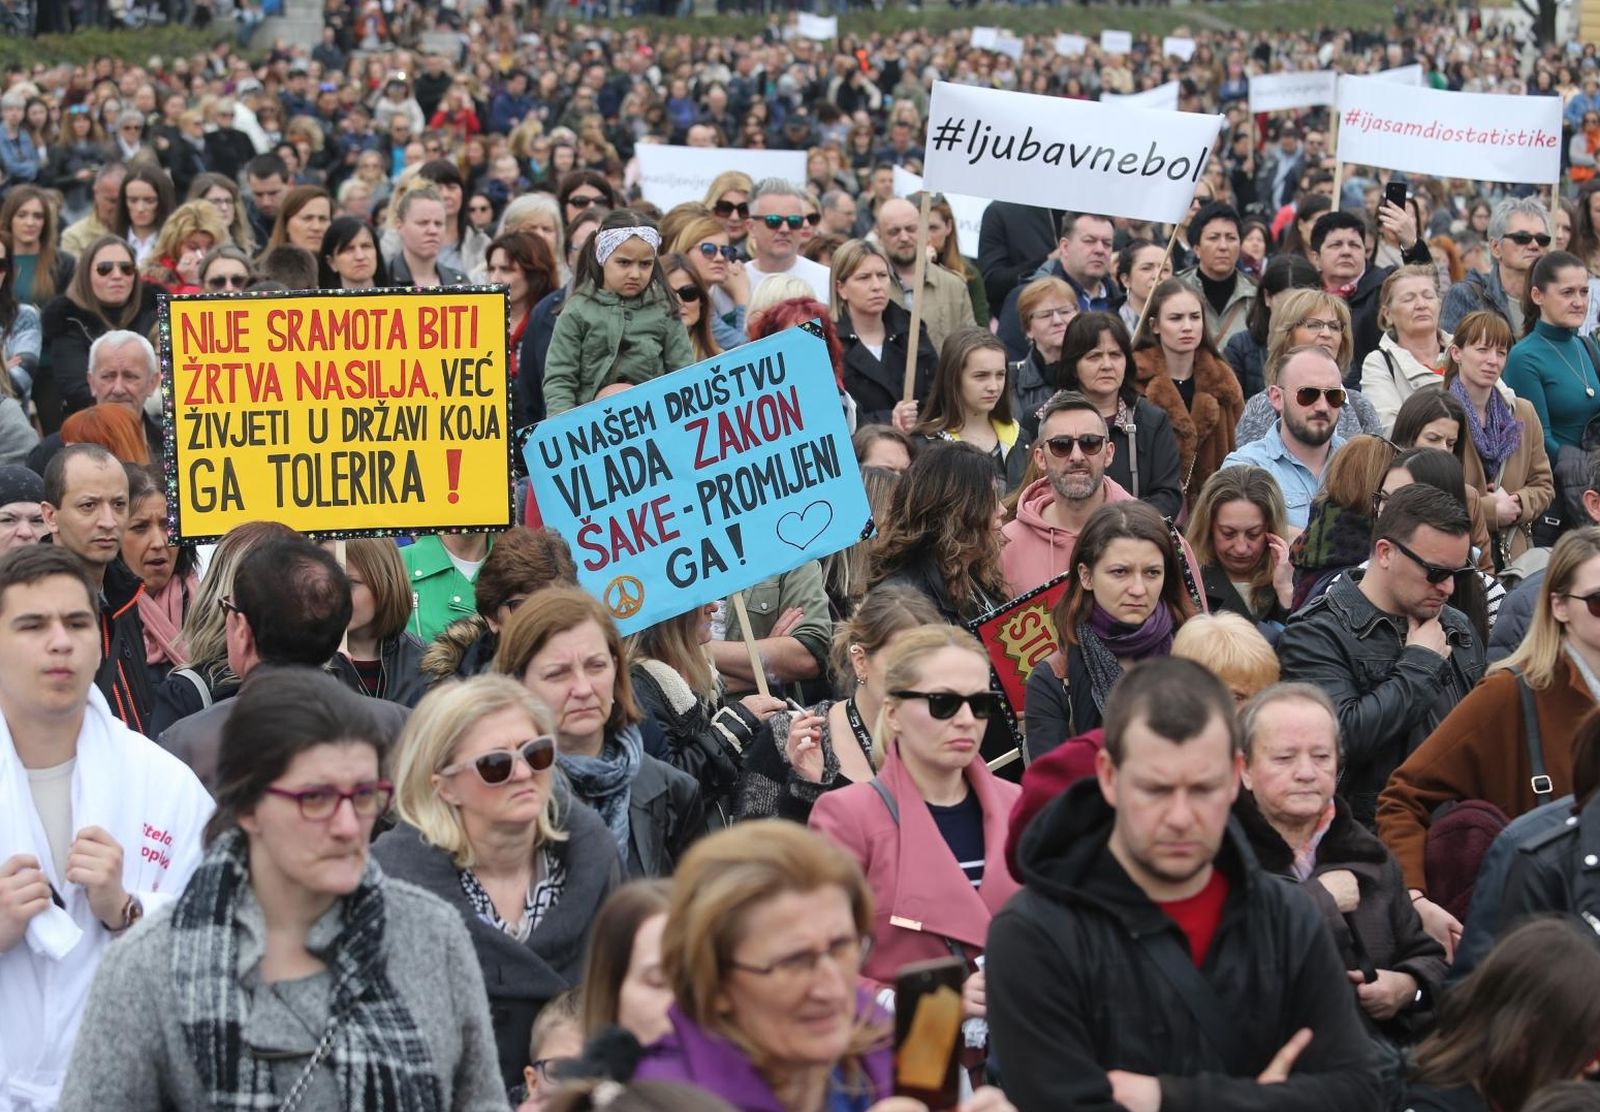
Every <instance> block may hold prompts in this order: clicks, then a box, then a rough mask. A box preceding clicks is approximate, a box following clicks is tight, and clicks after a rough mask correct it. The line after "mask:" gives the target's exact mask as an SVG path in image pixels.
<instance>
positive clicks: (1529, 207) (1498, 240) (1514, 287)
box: [1439, 197, 1550, 336]
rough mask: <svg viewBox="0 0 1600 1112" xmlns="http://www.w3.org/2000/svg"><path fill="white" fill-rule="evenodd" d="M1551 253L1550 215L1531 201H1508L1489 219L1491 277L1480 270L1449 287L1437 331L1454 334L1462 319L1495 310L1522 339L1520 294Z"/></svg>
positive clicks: (1440, 310)
mask: <svg viewBox="0 0 1600 1112" xmlns="http://www.w3.org/2000/svg"><path fill="white" fill-rule="evenodd" d="M1549 249H1550V210H1549V209H1547V208H1545V206H1544V202H1542V201H1540V200H1538V199H1536V198H1533V197H1507V198H1506V199H1505V200H1503V201H1501V202H1500V203H1499V204H1498V205H1495V206H1494V210H1493V211H1492V212H1491V213H1490V214H1489V254H1490V256H1491V257H1492V258H1493V259H1494V264H1493V265H1492V266H1490V267H1489V272H1488V273H1487V274H1479V273H1478V272H1476V271H1473V272H1472V273H1470V274H1468V275H1467V276H1466V277H1465V278H1463V279H1462V280H1461V281H1459V282H1457V283H1456V284H1455V285H1453V286H1451V287H1450V290H1449V292H1448V293H1446V294H1445V298H1444V305H1443V306H1441V307H1440V309H1439V327H1440V328H1443V329H1444V330H1445V331H1446V332H1454V331H1455V330H1456V325H1458V324H1460V323H1461V318H1462V317H1464V316H1466V315H1467V314H1468V313H1471V312H1475V311H1477V310H1479V309H1493V310H1494V311H1495V312H1497V313H1499V314H1500V315H1501V316H1502V317H1504V318H1505V320H1506V323H1507V324H1509V325H1510V326H1511V334H1512V335H1513V336H1520V335H1522V325H1523V322H1522V295H1523V293H1524V292H1525V291H1526V290H1527V288H1528V273H1529V272H1530V271H1531V270H1533V264H1534V263H1536V262H1538V261H1539V257H1540V256H1541V255H1543V254H1544V253H1545V252H1546V251H1548V250H1549Z"/></svg>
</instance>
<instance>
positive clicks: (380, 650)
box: [344, 537, 427, 707]
mask: <svg viewBox="0 0 1600 1112" xmlns="http://www.w3.org/2000/svg"><path fill="white" fill-rule="evenodd" d="M345 573H346V575H348V576H349V578H350V601H351V610H350V628H349V630H348V632H347V633H346V635H345V650H344V656H345V658H346V659H347V660H348V661H349V665H350V669H351V671H352V672H353V673H354V678H355V679H356V681H357V683H358V684H359V686H360V689H361V690H362V691H365V692H366V693H367V694H368V695H371V696H372V697H373V698H376V699H387V700H389V701H390V702H391V703H399V704H400V705H401V706H407V707H414V706H416V705H417V700H419V699H421V698H422V696H423V693H424V692H425V691H427V685H426V684H424V683H423V681H422V671H421V668H422V653H423V645H422V642H421V641H419V640H418V639H417V638H416V636H415V635H413V634H411V633H408V632H407V631H406V624H407V623H408V622H409V621H410V620H411V605H412V604H411V587H410V584H409V583H408V581H407V579H406V566H405V563H404V562H403V561H402V560H401V559H400V550H399V549H398V548H396V547H395V543H394V542H393V541H392V540H389V539H388V538H387V537H377V538H357V539H356V540H352V541H349V542H348V543H347V544H346V546H345Z"/></svg>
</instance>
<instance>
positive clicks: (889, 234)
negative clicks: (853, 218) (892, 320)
mask: <svg viewBox="0 0 1600 1112" xmlns="http://www.w3.org/2000/svg"><path fill="white" fill-rule="evenodd" d="M917 219H918V215H917V206H916V205H914V204H912V203H911V202H910V201H903V200H901V199H900V198H899V197H895V198H892V199H890V200H887V201H885V202H883V204H881V205H879V206H878V221H877V223H878V242H879V243H881V244H882V245H883V250H884V252H885V253H886V254H887V255H888V256H889V262H890V263H892V264H893V266H894V275H893V277H894V280H893V281H891V282H890V283H889V296H890V297H891V298H893V299H894V303H895V304H896V305H899V306H900V307H901V308H903V309H909V308H910V307H911V306H910V304H909V300H910V299H911V298H912V297H916V298H918V299H919V300H920V301H921V303H922V327H923V328H926V329H927V330H928V339H930V340H932V341H933V346H934V347H935V348H939V349H942V348H943V347H944V338H945V337H946V336H948V335H950V334H951V333H952V332H954V331H956V329H958V328H976V327H977V325H978V321H977V318H976V317H974V316H973V315H972V297H971V295H969V294H968V293H967V280H966V279H965V278H963V277H960V276H958V275H956V274H955V273H953V272H952V271H949V270H946V269H945V268H944V267H942V266H940V265H939V264H938V263H935V262H929V263H928V265H927V266H925V267H923V268H922V290H921V292H920V293H918V292H916V282H917Z"/></svg>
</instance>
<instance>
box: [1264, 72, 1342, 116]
mask: <svg viewBox="0 0 1600 1112" xmlns="http://www.w3.org/2000/svg"><path fill="white" fill-rule="evenodd" d="M1338 87H1339V75H1338V73H1336V72H1335V71H1333V70H1313V71H1311V72H1309V73H1263V74H1256V75H1255V76H1253V77H1251V78H1250V114H1251V115H1252V116H1254V115H1256V114H1257V113H1261V112H1287V111H1289V110H1290V109H1294V108H1314V107H1316V106H1317V105H1321V104H1333V103H1334V102H1335V101H1336V100H1337V99H1338V95H1339V93H1338Z"/></svg>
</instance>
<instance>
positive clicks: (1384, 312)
mask: <svg viewBox="0 0 1600 1112" xmlns="http://www.w3.org/2000/svg"><path fill="white" fill-rule="evenodd" d="M1378 326H1379V327H1380V328H1382V329H1383V335H1381V336H1380V337H1378V346H1377V349H1376V350H1374V351H1371V352H1368V353H1367V358H1366V360H1365V361H1363V362H1362V364H1361V395H1362V397H1364V398H1365V399H1366V400H1367V401H1369V402H1371V403H1372V407H1373V408H1374V409H1375V410H1377V411H1378V419H1379V420H1381V421H1382V422H1383V431H1384V434H1385V435H1388V433H1389V431H1390V430H1392V429H1393V428H1394V418H1395V415H1396V414H1397V413H1399V412H1400V406H1401V404H1402V403H1404V402H1405V400H1406V399H1407V398H1409V397H1410V396H1411V394H1412V392H1413V391H1415V390H1418V389H1420V388H1422V387H1424V386H1435V385H1438V383H1439V376H1440V375H1441V374H1443V373H1444V354H1445V350H1446V349H1447V348H1449V346H1450V334H1449V333H1448V332H1445V331H1444V330H1443V329H1442V328H1440V327H1439V284H1438V274H1437V272H1435V270H1434V269H1433V267H1431V266H1416V265H1411V264H1408V265H1406V266H1402V267H1400V268H1399V269H1397V270H1396V271H1395V272H1394V273H1392V274H1390V275H1389V277H1387V278H1385V279H1384V280H1383V286H1382V288H1381V289H1380V290H1379V292H1378Z"/></svg>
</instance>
